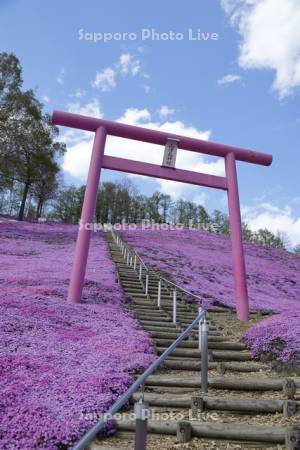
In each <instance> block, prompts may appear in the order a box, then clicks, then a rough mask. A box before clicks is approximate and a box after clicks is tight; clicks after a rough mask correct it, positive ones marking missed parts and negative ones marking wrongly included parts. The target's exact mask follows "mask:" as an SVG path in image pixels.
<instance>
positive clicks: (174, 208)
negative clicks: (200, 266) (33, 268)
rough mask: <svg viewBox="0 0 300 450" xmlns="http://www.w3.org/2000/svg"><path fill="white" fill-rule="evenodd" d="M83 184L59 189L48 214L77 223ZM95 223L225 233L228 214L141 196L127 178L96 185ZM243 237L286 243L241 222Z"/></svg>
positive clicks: (159, 195)
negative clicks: (144, 224) (169, 226)
mask: <svg viewBox="0 0 300 450" xmlns="http://www.w3.org/2000/svg"><path fill="white" fill-rule="evenodd" d="M84 191H85V186H81V187H79V188H76V187H75V186H69V187H66V188H64V189H61V190H60V191H59V192H58V194H57V198H56V199H55V201H54V202H52V205H51V210H50V211H49V217H50V218H52V219H54V220H59V221H62V222H67V223H78V222H79V220H80V213H81V207H82V202H83V197H84ZM94 220H95V221H96V222H97V223H102V224H104V223H112V224H115V223H126V224H130V223H135V224H138V223H142V222H143V221H150V222H154V223H169V224H180V225H183V226H185V227H193V228H198V229H202V230H207V231H211V232H215V233H221V234H223V235H229V233H230V229H229V219H228V215H227V214H225V213H223V212H221V211H218V210H215V211H213V212H212V213H211V214H209V213H208V212H207V211H206V209H205V208H204V207H203V206H202V205H199V204H197V203H194V202H192V201H185V200H181V199H179V200H176V201H173V200H172V198H171V196H170V195H166V194H163V193H161V192H158V191H156V192H154V193H153V194H152V195H151V196H146V195H142V194H141V193H139V191H138V190H137V188H136V186H135V185H134V184H133V183H132V182H131V181H130V180H124V181H122V182H115V183H113V182H105V183H102V184H101V186H100V187H99V191H98V197H97V204H96V211H95V218H94ZM243 236H244V240H246V241H248V242H253V243H257V244H261V245H264V246H267V247H271V248H279V249H284V248H285V247H286V245H287V244H288V242H287V239H286V237H285V236H283V235H280V234H274V233H272V232H271V231H269V230H267V229H260V230H258V231H256V232H253V231H251V229H250V228H249V226H248V225H247V223H243Z"/></svg>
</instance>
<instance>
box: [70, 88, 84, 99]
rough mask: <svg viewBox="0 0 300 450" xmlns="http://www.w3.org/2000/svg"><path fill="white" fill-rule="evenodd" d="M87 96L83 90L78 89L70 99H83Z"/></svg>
mask: <svg viewBox="0 0 300 450" xmlns="http://www.w3.org/2000/svg"><path fill="white" fill-rule="evenodd" d="M84 94H85V91H84V90H83V89H80V88H78V89H76V91H75V92H74V93H73V94H71V95H70V97H74V98H81V97H83V96H84Z"/></svg>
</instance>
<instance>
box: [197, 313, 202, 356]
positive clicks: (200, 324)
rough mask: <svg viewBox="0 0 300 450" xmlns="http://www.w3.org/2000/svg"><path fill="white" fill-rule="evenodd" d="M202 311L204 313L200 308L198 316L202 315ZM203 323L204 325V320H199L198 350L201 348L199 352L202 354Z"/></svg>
mask: <svg viewBox="0 0 300 450" xmlns="http://www.w3.org/2000/svg"><path fill="white" fill-rule="evenodd" d="M201 311H202V308H198V314H200V313H201ZM202 323H203V320H199V323H198V344H199V345H198V348H199V351H200V352H201V348H202V347H201V336H202Z"/></svg>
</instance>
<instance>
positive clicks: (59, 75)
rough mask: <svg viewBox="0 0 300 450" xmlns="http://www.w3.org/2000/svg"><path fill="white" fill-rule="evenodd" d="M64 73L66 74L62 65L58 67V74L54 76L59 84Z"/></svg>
mask: <svg viewBox="0 0 300 450" xmlns="http://www.w3.org/2000/svg"><path fill="white" fill-rule="evenodd" d="M65 75H66V71H65V69H64V67H62V68H61V69H60V71H59V74H58V75H57V77H56V81H57V82H58V83H59V84H63V82H64V78H65Z"/></svg>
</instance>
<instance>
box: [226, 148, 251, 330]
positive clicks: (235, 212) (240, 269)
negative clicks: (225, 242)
mask: <svg viewBox="0 0 300 450" xmlns="http://www.w3.org/2000/svg"><path fill="white" fill-rule="evenodd" d="M225 169H226V178H227V187H228V190H227V196H228V210H229V223H230V235H231V243H232V264H233V275H234V288H235V298H236V309H237V317H238V318H239V320H241V321H245V322H246V321H248V320H249V317H250V315H249V301H248V289H247V277H246V265H245V255H244V248H243V230H242V220H241V210H240V200H239V190H238V180H237V172H236V160H235V155H234V153H233V152H230V153H227V155H226V156H225Z"/></svg>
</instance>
